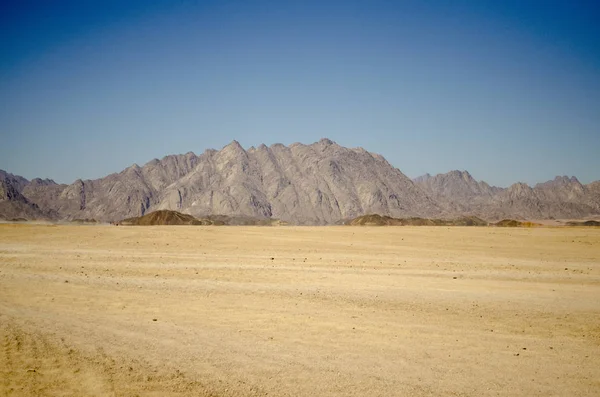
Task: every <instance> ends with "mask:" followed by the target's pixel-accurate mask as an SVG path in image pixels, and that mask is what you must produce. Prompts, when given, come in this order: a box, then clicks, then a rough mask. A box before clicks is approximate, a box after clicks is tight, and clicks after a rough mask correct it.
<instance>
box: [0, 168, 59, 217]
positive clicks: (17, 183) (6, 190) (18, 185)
mask: <svg viewBox="0 0 600 397" xmlns="http://www.w3.org/2000/svg"><path fill="white" fill-rule="evenodd" d="M28 183H29V181H28V180H27V179H25V178H23V177H20V176H15V175H12V174H8V173H6V172H4V171H1V170H0V219H9V220H10V219H51V218H53V217H54V215H55V214H51V213H50V212H48V211H43V210H41V209H40V208H39V207H38V206H37V205H36V204H34V203H32V202H30V201H29V200H28V199H27V198H26V197H25V196H23V194H21V190H23V189H24V187H25V186H26V185H27V184H28Z"/></svg>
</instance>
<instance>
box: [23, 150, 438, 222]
mask: <svg viewBox="0 0 600 397" xmlns="http://www.w3.org/2000/svg"><path fill="white" fill-rule="evenodd" d="M23 195H24V197H25V198H26V199H27V200H30V201H31V202H34V203H38V204H39V205H40V207H41V208H43V209H45V210H48V211H52V212H53V213H56V214H58V215H57V216H58V217H59V218H61V219H68V220H72V219H86V218H93V219H97V220H101V221H119V220H121V219H124V218H131V217H137V216H142V215H144V214H146V213H148V212H152V211H156V210H162V209H169V210H176V211H179V212H182V213H187V214H190V215H192V216H195V217H198V218H206V217H208V216H210V215H228V216H233V217H238V218H239V219H243V218H244V217H246V218H256V219H266V218H277V219H280V220H281V221H283V222H289V223H294V224H329V223H334V222H337V221H339V220H341V219H350V218H354V217H356V216H359V215H362V214H365V213H382V214H387V215H391V216H396V217H409V216H424V217H428V216H444V215H447V214H446V213H445V212H444V211H443V209H442V208H440V207H439V206H438V205H437V204H436V203H435V201H434V200H432V199H431V198H430V197H429V196H427V194H425V193H424V192H423V191H422V190H421V189H419V188H418V187H416V186H415V184H414V183H413V182H412V181H411V180H410V179H409V178H408V177H407V176H405V175H404V174H403V173H402V172H400V170H398V169H396V168H394V167H393V166H391V165H390V164H389V163H388V162H387V161H386V160H385V159H384V158H383V157H382V156H380V155H378V154H374V153H370V152H367V151H366V150H364V149H362V148H356V149H349V148H345V147H342V146H340V145H338V144H336V143H335V142H332V141H330V140H328V139H322V140H320V141H319V142H315V143H313V144H311V145H304V144H300V143H295V144H292V145H290V146H289V147H287V146H284V145H281V144H275V145H272V146H270V147H267V146H265V145H260V146H259V147H258V148H254V147H252V148H250V149H248V150H247V151H246V150H244V148H242V146H241V145H240V144H239V143H238V142H236V141H233V142H231V143H230V144H229V145H227V146H225V147H224V148H222V149H221V150H219V151H217V150H206V151H205V152H204V153H203V154H201V155H200V156H196V155H195V154H194V153H191V152H190V153H187V154H185V155H173V156H167V157H164V158H163V159H162V160H156V159H155V160H152V161H150V162H149V163H147V164H145V165H144V166H142V167H140V166H138V165H136V164H134V165H132V166H131V167H129V168H127V169H125V170H123V171H121V172H120V173H115V174H111V175H108V176H106V177H105V178H100V179H95V180H85V181H84V180H77V181H75V182H74V183H72V184H70V185H59V184H56V183H53V182H52V181H47V182H44V183H42V182H40V181H37V182H35V183H34V182H33V181H32V182H30V183H29V184H25V186H24V187H23Z"/></svg>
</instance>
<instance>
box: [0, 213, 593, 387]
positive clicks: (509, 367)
mask: <svg viewBox="0 0 600 397" xmlns="http://www.w3.org/2000/svg"><path fill="white" fill-rule="evenodd" d="M0 343H1V346H0V396H255V395H261V396H262V395H269V396H594V395H596V396H597V395H600V229H599V228H566V227H563V228H550V227H544V228H530V229H529V228H528V229H506V228H493V227H350V226H340V227H211V226H205V227H204V226H202V227H200V226H157V227H123V226H121V227H116V226H67V225H65V226H61V225H10V224H3V225H0Z"/></svg>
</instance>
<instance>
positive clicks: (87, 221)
mask: <svg viewBox="0 0 600 397" xmlns="http://www.w3.org/2000/svg"><path fill="white" fill-rule="evenodd" d="M71 223H76V224H79V225H85V224H95V223H98V221H97V220H95V219H94V218H91V219H89V218H85V219H73V220H72V221H71Z"/></svg>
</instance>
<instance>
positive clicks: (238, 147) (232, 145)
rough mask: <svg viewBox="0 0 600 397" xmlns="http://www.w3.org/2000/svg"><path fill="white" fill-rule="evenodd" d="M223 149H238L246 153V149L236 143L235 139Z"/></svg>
mask: <svg viewBox="0 0 600 397" xmlns="http://www.w3.org/2000/svg"><path fill="white" fill-rule="evenodd" d="M223 149H236V150H241V151H245V150H244V148H243V147H242V145H240V143H239V142H238V141H236V140H235V139H234V140H233V141H231V142H229V143H228V144H227V145H225V146H224V147H223Z"/></svg>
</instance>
